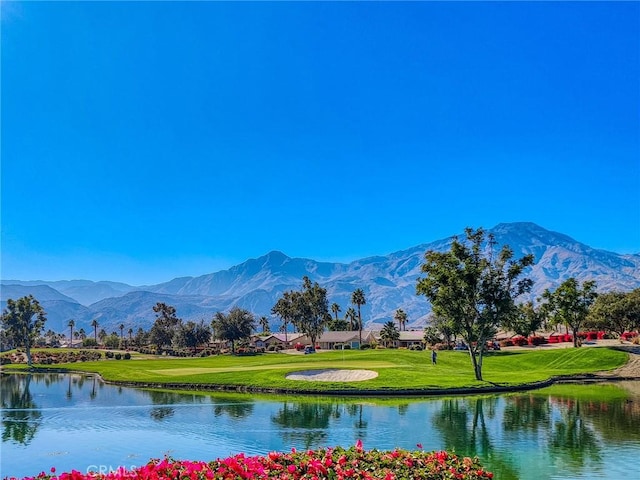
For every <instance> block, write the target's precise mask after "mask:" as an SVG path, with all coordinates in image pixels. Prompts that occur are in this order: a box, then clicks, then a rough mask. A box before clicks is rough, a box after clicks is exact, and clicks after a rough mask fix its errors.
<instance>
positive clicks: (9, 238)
mask: <svg viewBox="0 0 640 480" xmlns="http://www.w3.org/2000/svg"><path fill="white" fill-rule="evenodd" d="M1 8H2V12H1V21H2V32H1V35H2V36H1V40H2V85H1V87H2V132H1V133H2V145H1V154H2V158H1V160H2V170H1V172H2V278H4V279H9V278H11V279H16V278H17V279H22V280H27V279H45V280H57V279H77V278H85V279H91V280H117V281H125V282H128V283H131V284H143V283H156V282H160V281H165V280H169V279H171V278H174V277H177V276H186V275H194V276H195V275H201V274H205V273H211V272H214V271H217V270H220V269H223V268H227V267H229V266H231V265H233V264H236V263H240V262H242V261H244V260H246V259H248V258H255V257H258V256H260V255H262V254H265V253H267V252H268V251H270V250H274V249H277V250H281V251H283V252H285V253H286V254H288V255H290V256H296V257H308V258H314V259H317V260H336V261H348V260H353V259H356V258H360V257H364V256H369V255H375V254H387V253H390V252H393V251H397V250H401V249H405V248H409V247H411V246H414V245H417V244H420V243H427V242H430V241H433V240H437V239H440V238H445V237H449V236H451V235H453V234H457V233H460V232H462V230H463V229H464V227H466V226H471V227H480V226H483V227H486V228H490V227H492V226H494V225H496V224H497V223H500V222H511V221H532V222H536V223H538V224H539V225H541V226H542V227H544V228H547V229H550V230H555V231H560V232H562V233H566V234H568V235H570V236H572V237H574V238H575V239H577V240H579V241H582V242H584V243H587V244H589V245H591V246H593V247H596V248H603V249H607V250H612V251H616V252H620V253H638V252H640V194H639V193H638V192H639V191H640V121H639V118H640V87H639V85H640V33H639V32H640V4H639V3H637V2H605V3H592V2H586V3H582V2H580V3H574V2H567V3H555V2H541V3H522V2H510V3H499V2H487V3H485V2H473V3H459V2H451V3H436V2H424V3H421V2H410V3H396V2H386V3H385V2H362V3H348V2H336V3H320V2H298V3H287V2H274V3H270V2H258V3H251V2H228V3H217V2H189V3H184V2H182V3H179V2H158V3H151V2H131V3H129V2H95V3H94V2H24V3H16V2H3V3H2V4H1Z"/></svg>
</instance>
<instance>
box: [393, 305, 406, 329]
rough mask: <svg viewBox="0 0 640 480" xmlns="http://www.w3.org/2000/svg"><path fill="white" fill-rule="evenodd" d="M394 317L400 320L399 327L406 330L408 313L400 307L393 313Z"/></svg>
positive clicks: (397, 320)
mask: <svg viewBox="0 0 640 480" xmlns="http://www.w3.org/2000/svg"><path fill="white" fill-rule="evenodd" d="M393 319H394V320H395V321H396V322H398V329H400V330H404V329H405V327H406V325H407V313H406V312H405V311H404V310H402V309H401V308H399V309H398V310H396V313H395V314H394V315H393Z"/></svg>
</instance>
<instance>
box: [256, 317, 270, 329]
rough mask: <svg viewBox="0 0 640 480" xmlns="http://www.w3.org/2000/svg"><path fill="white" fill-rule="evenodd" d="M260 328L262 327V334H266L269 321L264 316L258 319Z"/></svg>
mask: <svg viewBox="0 0 640 480" xmlns="http://www.w3.org/2000/svg"><path fill="white" fill-rule="evenodd" d="M258 322H259V323H260V326H261V327H262V333H266V332H268V331H269V319H268V318H267V317H265V316H264V315H263V316H261V317H260V319H259V320H258Z"/></svg>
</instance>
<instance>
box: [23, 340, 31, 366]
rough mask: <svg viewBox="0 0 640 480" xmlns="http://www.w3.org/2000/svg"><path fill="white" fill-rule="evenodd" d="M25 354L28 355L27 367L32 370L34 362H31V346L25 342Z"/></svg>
mask: <svg viewBox="0 0 640 480" xmlns="http://www.w3.org/2000/svg"><path fill="white" fill-rule="evenodd" d="M24 352H25V353H26V355H27V366H28V367H29V369H31V368H32V366H33V365H32V363H33V362H32V360H31V345H30V343H29V341H27V342H25V347H24Z"/></svg>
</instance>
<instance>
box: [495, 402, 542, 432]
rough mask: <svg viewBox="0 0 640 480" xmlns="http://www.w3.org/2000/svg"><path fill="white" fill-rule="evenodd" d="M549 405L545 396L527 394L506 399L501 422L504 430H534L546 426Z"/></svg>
mask: <svg viewBox="0 0 640 480" xmlns="http://www.w3.org/2000/svg"><path fill="white" fill-rule="evenodd" d="M550 414H551V407H550V405H549V402H548V401H547V399H546V398H543V397H539V396H535V395H529V396H520V395H518V396H515V397H508V398H507V399H506V406H505V409H504V415H503V419H502V424H503V426H504V429H505V431H506V432H516V431H527V432H534V431H537V430H539V429H541V428H546V427H548V425H549V423H550Z"/></svg>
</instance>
